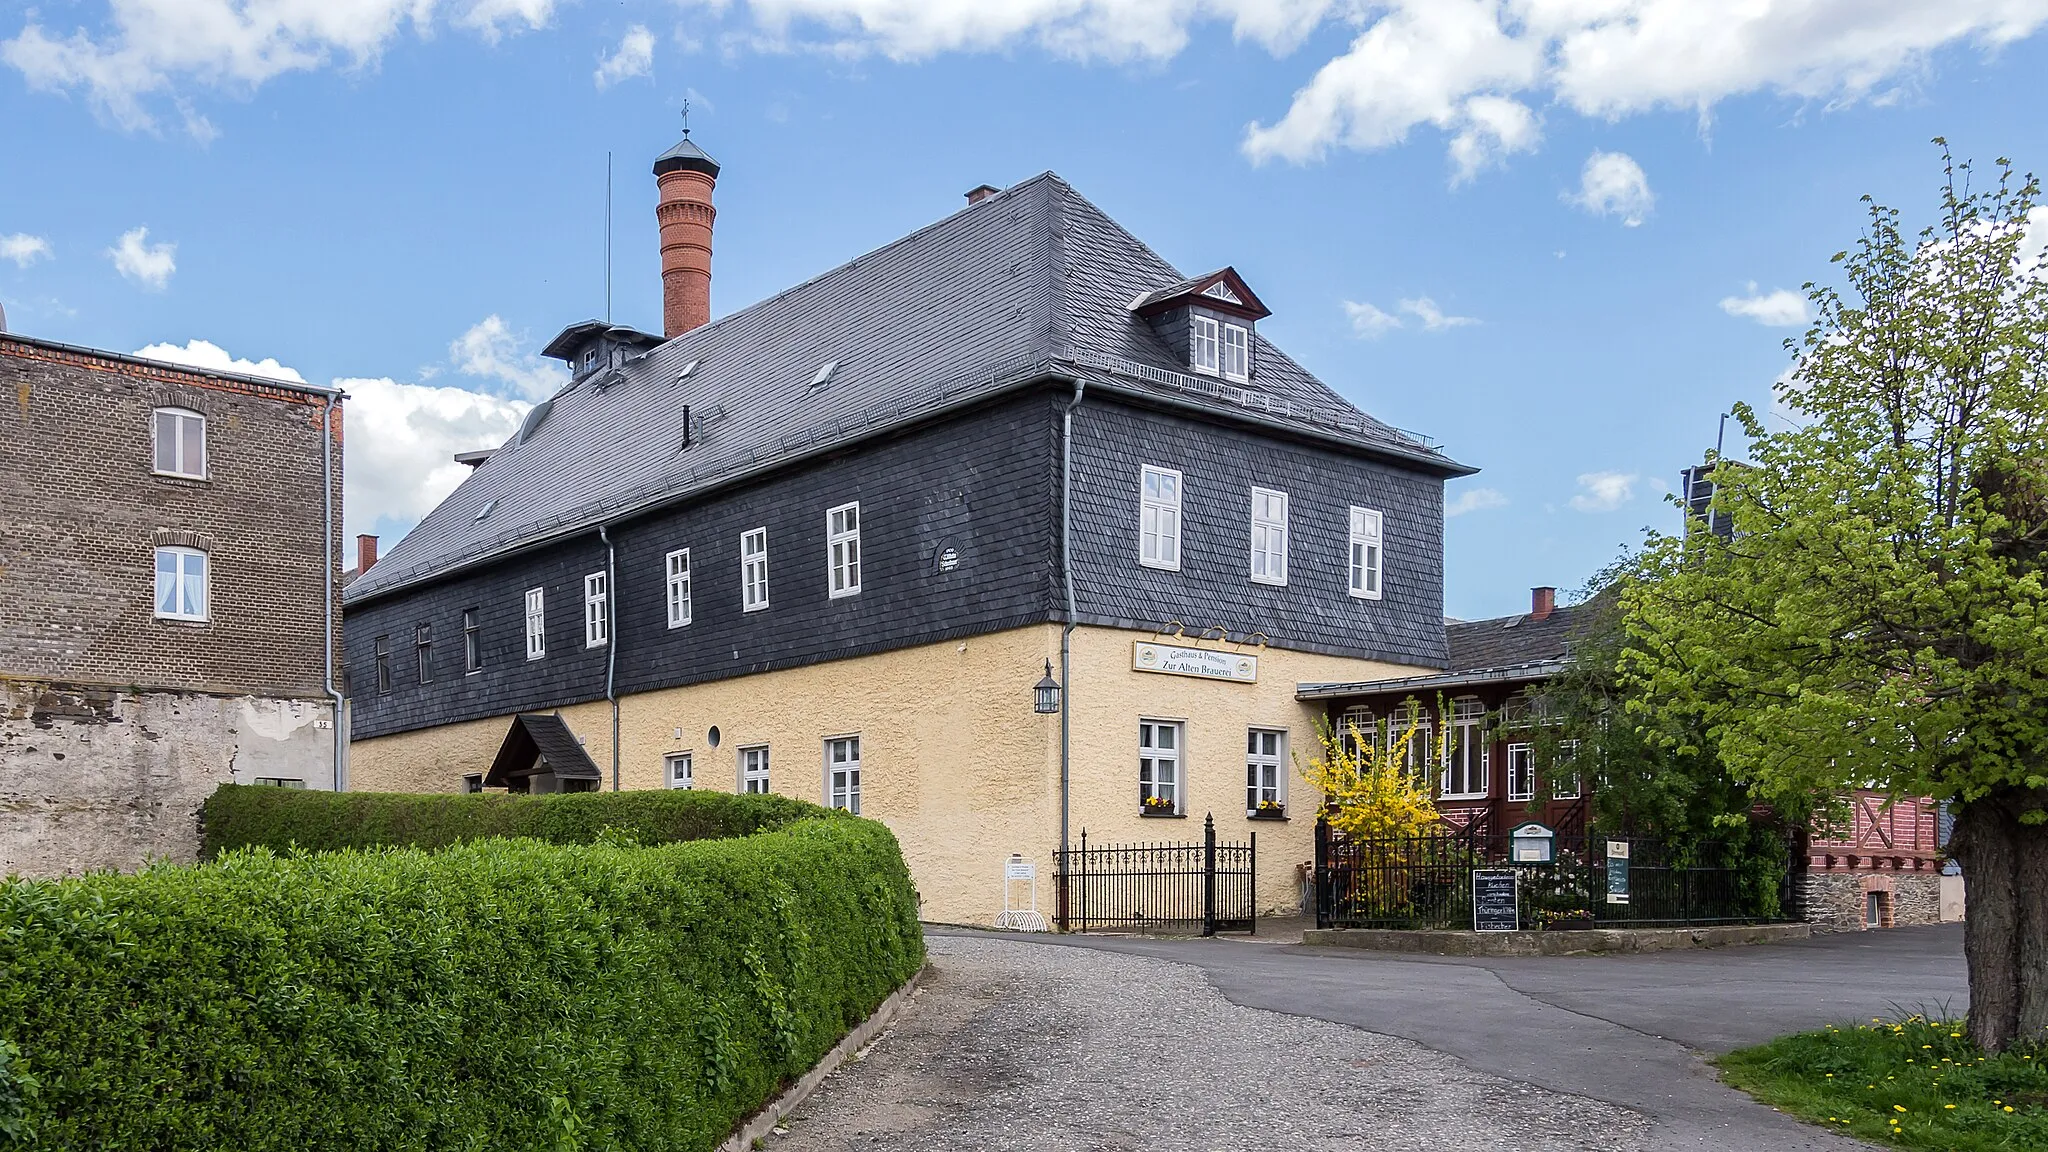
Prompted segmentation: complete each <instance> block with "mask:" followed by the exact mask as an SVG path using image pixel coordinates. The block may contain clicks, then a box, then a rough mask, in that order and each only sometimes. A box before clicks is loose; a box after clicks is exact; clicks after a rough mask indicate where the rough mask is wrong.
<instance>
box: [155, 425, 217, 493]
mask: <svg viewBox="0 0 2048 1152" xmlns="http://www.w3.org/2000/svg"><path fill="white" fill-rule="evenodd" d="M150 427H151V430H150V435H151V438H152V439H153V440H154V441H155V455H156V463H155V470H156V473H157V475H159V476H182V477H184V478H186V479H188V480H204V479H206V417H204V416H201V415H200V414H199V413H197V412H194V411H192V410H191V409H189V408H158V409H157V410H156V411H155V413H154V414H153V415H152V416H151V426H150Z"/></svg>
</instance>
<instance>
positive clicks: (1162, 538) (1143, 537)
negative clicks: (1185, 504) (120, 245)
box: [1138, 464, 1181, 572]
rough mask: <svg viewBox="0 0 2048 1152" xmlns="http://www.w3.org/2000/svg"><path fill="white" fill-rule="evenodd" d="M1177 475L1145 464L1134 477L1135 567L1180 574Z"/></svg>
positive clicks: (1172, 471) (1172, 470)
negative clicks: (1136, 490)
mask: <svg viewBox="0 0 2048 1152" xmlns="http://www.w3.org/2000/svg"><path fill="white" fill-rule="evenodd" d="M1180 487H1181V478H1180V473H1179V472H1177V471H1175V470H1174V469H1172V468H1161V467H1158V466H1157V465H1153V464H1146V465H1144V466H1143V467H1142V468H1141V469H1140V471H1139V477H1138V563H1140V564H1143V565H1144V566H1145V567H1147V568H1165V569H1168V570H1170V571H1174V572H1178V571H1180Z"/></svg>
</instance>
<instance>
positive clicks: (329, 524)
mask: <svg viewBox="0 0 2048 1152" xmlns="http://www.w3.org/2000/svg"><path fill="white" fill-rule="evenodd" d="M320 499H321V502H322V504H323V505H324V507H323V509H322V515H321V537H322V539H323V540H324V541H325V543H324V544H323V545H322V547H321V549H320V552H321V556H322V557H323V558H324V559H323V562H324V563H325V565H326V568H325V569H324V570H323V571H322V572H321V573H320V604H321V609H322V611H321V639H322V644H321V647H322V648H323V649H324V655H325V661H326V668H325V672H324V675H325V684H326V687H327V698H328V699H329V700H331V701H333V702H334V721H333V723H334V790H335V791H336V792H346V791H348V737H347V734H346V733H345V732H344V731H343V726H344V720H343V715H342V714H343V713H344V712H346V711H347V702H346V701H345V700H344V699H343V698H342V695H341V692H340V691H339V690H338V689H336V688H335V686H334V567H335V560H334V394H333V393H331V392H330V393H328V396H327V410H326V411H325V412H324V413H322V418H321V421H320Z"/></svg>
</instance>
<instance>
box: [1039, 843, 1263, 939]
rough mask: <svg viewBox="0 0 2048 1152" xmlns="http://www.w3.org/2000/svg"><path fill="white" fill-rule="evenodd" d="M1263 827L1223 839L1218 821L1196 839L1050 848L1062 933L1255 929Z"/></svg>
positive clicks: (1057, 921) (1205, 933)
mask: <svg viewBox="0 0 2048 1152" xmlns="http://www.w3.org/2000/svg"><path fill="white" fill-rule="evenodd" d="M1258 841H1259V838H1258V834H1257V833H1253V834H1252V837H1251V839H1250V840H1249V841H1248V842H1246V843H1243V844H1220V843H1218V842H1217V840H1216V820H1215V818H1214V817H1213V816H1211V817H1205V818H1204V819H1203V821H1202V840H1201V842H1200V843H1196V844H1185V843H1183V844H1092V845H1091V844H1090V843H1088V833H1087V831H1086V830H1085V829H1084V830H1083V831H1082V833H1081V843H1080V846H1079V847H1077V848H1071V849H1068V850H1066V851H1062V852H1055V853H1053V878H1054V896H1055V899H1056V902H1057V903H1056V909H1055V912H1054V922H1055V924H1056V926H1057V927H1058V928H1059V930H1060V931H1062V932H1169V933H1187V934H1190V935H1192V934H1194V933H1197V932H1199V933H1200V934H1201V935H1203V936H1214V935H1215V934H1216V933H1218V932H1254V933H1255V932H1257V931H1258Z"/></svg>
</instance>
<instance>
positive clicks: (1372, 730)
mask: <svg viewBox="0 0 2048 1152" xmlns="http://www.w3.org/2000/svg"><path fill="white" fill-rule="evenodd" d="M1337 739H1338V741H1340V743H1341V745H1342V747H1343V749H1344V750H1345V751H1346V752H1348V753H1350V754H1351V755H1353V756H1356V755H1358V753H1359V751H1360V749H1361V748H1363V747H1368V746H1372V745H1376V744H1378V743H1379V725H1378V723H1377V722H1376V719H1375V717H1374V716H1373V712H1372V709H1371V708H1368V707H1366V706H1365V705H1363V704H1353V705H1352V706H1351V707H1349V708H1346V709H1344V711H1343V713H1342V714H1340V715H1339V716H1338V717H1337Z"/></svg>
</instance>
